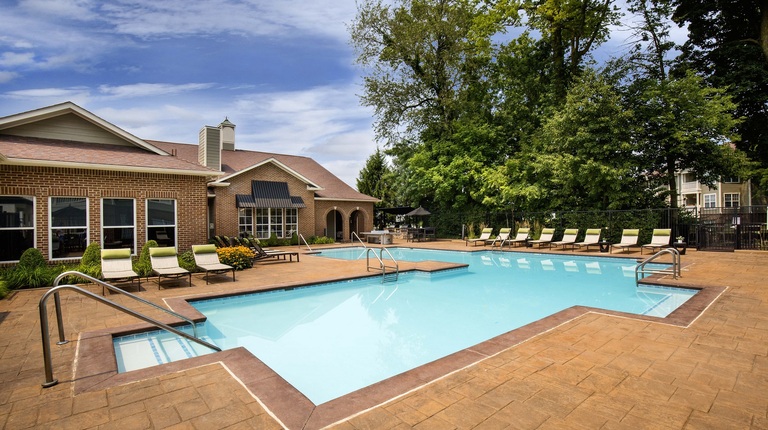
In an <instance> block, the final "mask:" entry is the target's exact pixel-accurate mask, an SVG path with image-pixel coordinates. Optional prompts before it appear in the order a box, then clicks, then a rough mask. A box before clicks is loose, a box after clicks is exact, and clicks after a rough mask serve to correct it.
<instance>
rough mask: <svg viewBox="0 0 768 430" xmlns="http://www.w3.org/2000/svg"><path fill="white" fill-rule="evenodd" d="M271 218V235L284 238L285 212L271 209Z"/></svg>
mask: <svg viewBox="0 0 768 430" xmlns="http://www.w3.org/2000/svg"><path fill="white" fill-rule="evenodd" d="M269 211H270V217H269V229H270V232H269V235H270V236H272V234H274V235H275V236H277V237H279V238H281V237H283V210H282V209H281V208H271V209H270V210H269Z"/></svg>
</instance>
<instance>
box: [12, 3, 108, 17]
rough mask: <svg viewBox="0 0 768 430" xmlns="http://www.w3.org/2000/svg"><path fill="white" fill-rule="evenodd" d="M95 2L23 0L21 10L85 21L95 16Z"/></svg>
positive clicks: (20, 5)
mask: <svg viewBox="0 0 768 430" xmlns="http://www.w3.org/2000/svg"><path fill="white" fill-rule="evenodd" d="M95 5H96V4H95V2H93V1H90V0H55V1H51V0H21V1H19V8H21V9H22V10H25V11H28V12H29V13H32V14H41V15H48V16H54V17H56V18H59V19H74V20H78V21H85V20H89V19H92V18H93V17H94V16H95V14H94V13H93V11H92V9H93V7H94V6H95Z"/></svg>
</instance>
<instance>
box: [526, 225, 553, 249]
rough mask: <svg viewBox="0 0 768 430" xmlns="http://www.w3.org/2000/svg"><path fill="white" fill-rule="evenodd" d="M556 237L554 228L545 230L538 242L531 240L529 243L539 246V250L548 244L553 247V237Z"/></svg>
mask: <svg viewBox="0 0 768 430" xmlns="http://www.w3.org/2000/svg"><path fill="white" fill-rule="evenodd" d="M554 235H555V229H554V228H543V229H542V230H541V236H539V238H538V239H536V240H530V241H528V243H531V244H533V245H539V248H541V246H542V245H544V244H547V245H549V247H550V248H551V247H552V245H551V244H552V236H554Z"/></svg>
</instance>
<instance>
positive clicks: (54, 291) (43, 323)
mask: <svg viewBox="0 0 768 430" xmlns="http://www.w3.org/2000/svg"><path fill="white" fill-rule="evenodd" d="M68 276H76V277H79V278H82V279H86V280H88V281H91V282H94V283H96V284H99V285H101V287H102V293H103V291H104V288H106V289H108V290H110V291H112V292H116V293H119V294H123V295H125V296H127V297H130V298H132V299H134V300H136V301H138V302H141V303H143V304H146V305H149V306H152V307H154V308H156V309H159V310H162V311H163V312H165V313H168V314H170V315H172V316H174V317H176V318H179V319H181V320H184V321H186V322H188V323H189V324H190V325H191V327H192V330H193V334H192V335H190V334H187V333H185V332H183V331H181V330H177V329H175V328H173V327H171V326H169V325H167V324H164V323H162V322H160V321H158V320H156V319H154V318H151V317H149V316H147V315H144V314H142V313H140V312H137V311H134V310H132V309H130V308H127V307H125V306H122V305H120V304H117V303H115V302H113V301H111V300H109V299H107V298H105V297H101V296H98V295H96V294H93V293H91V292H90V291H88V290H86V289H84V288H80V287H77V286H75V285H69V284H67V285H59V282H61V281H62V280H63V279H65V278H66V277H68ZM65 289H67V290H73V291H75V292H78V293H80V294H82V295H84V296H86V297H90V298H92V299H93V300H96V301H97V302H100V303H103V304H105V305H107V306H109V307H112V308H114V309H117V310H119V311H121V312H124V313H126V314H128V315H131V316H134V317H136V318H138V319H140V320H142V321H144V322H147V323H149V324H152V325H153V326H155V327H157V328H159V329H161V330H165V331H168V332H170V333H173V334H176V335H178V336H181V337H183V338H185V339H187V340H189V341H192V342H195V343H198V344H200V345H202V346H204V347H207V348H210V349H212V350H214V351H221V348H219V347H218V346H216V345H213V344H211V343H209V342H206V341H205V340H202V339H200V338H198V337H197V329H196V327H195V323H194V322H193V321H192V320H190V319H189V318H186V317H184V316H183V315H180V314H178V313H176V312H173V311H172V310H170V309H167V308H164V307H162V306H158V305H156V304H154V303H152V302H150V301H147V300H144V299H142V298H141V297H139V296H136V295H133V294H131V293H129V292H127V291H125V290H122V289H120V288H117V287H115V286H114V285H111V284H108V283H106V282H104V281H102V280H100V279H96V278H94V277H92V276H89V275H86V274H84V273H81V272H77V271H68V272H64V273H62V274H61V275H59V276H57V277H56V279H55V280H54V281H53V288H51V289H50V290H48V292H46V293H45V294H43V297H41V298H40V304H39V305H38V308H39V310H40V332H41V334H42V341H43V361H44V362H45V363H44V364H45V382H44V383H43V387H45V388H47V387H52V386H54V385H56V384H57V383H58V382H59V381H58V380H57V379H55V378H54V377H53V364H52V361H51V343H50V334H49V331H48V309H47V302H48V298H49V297H50V296H51V295H53V296H54V302H55V307H56V322H57V328H58V330H59V342H58V344H59V345H62V344H65V343H67V342H69V341H68V340H66V339H65V336H64V321H63V319H62V312H61V300H60V298H59V291H61V290H65Z"/></svg>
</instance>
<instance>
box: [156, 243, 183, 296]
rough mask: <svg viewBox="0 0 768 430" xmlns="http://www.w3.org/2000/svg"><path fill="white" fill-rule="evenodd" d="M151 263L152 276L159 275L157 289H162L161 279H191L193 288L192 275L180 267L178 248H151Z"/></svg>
mask: <svg viewBox="0 0 768 430" xmlns="http://www.w3.org/2000/svg"><path fill="white" fill-rule="evenodd" d="M149 261H150V263H151V264H152V274H153V275H157V288H162V284H161V282H160V279H161V278H172V279H173V278H182V277H184V276H186V277H188V278H189V286H190V287H191V286H192V273H190V272H189V270H187V269H185V268H183V267H181V266H179V257H178V256H177V255H176V248H175V247H172V246H167V247H155V248H149Z"/></svg>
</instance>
